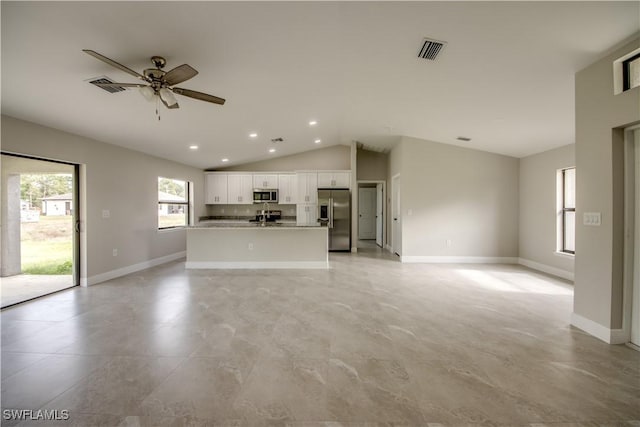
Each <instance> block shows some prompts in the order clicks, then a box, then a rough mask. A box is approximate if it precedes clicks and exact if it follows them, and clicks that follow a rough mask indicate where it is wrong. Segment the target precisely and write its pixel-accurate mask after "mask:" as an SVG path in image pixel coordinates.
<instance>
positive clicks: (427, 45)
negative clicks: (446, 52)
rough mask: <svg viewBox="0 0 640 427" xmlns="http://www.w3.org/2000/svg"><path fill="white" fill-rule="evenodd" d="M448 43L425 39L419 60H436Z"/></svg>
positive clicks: (421, 46) (419, 53)
mask: <svg viewBox="0 0 640 427" xmlns="http://www.w3.org/2000/svg"><path fill="white" fill-rule="evenodd" d="M446 44H447V43H446V42H441V41H438V40H432V39H424V40H422V44H421V45H420V52H418V58H422V59H429V60H431V61H433V60H435V59H436V56H438V54H439V53H440V51H441V50H442V48H443V47H444V45H446Z"/></svg>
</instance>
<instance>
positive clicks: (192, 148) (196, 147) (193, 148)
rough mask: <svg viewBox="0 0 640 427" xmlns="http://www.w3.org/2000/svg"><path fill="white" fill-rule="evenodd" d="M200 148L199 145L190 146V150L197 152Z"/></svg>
mask: <svg viewBox="0 0 640 427" xmlns="http://www.w3.org/2000/svg"><path fill="white" fill-rule="evenodd" d="M197 149H198V146H197V145H190V146H189V150H197Z"/></svg>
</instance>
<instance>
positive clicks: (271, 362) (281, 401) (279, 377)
mask: <svg viewBox="0 0 640 427" xmlns="http://www.w3.org/2000/svg"><path fill="white" fill-rule="evenodd" d="M234 408H235V409H236V410H237V412H238V413H239V414H242V417H243V418H244V419H246V420H248V421H249V422H250V423H256V422H259V421H261V420H267V421H270V422H288V421H294V420H326V419H331V417H330V413H329V411H328V408H327V362H326V361H324V360H317V359H282V358H278V359H266V358H265V359H260V360H259V361H258V362H257V363H256V364H255V365H254V367H253V370H252V371H251V375H250V376H249V378H248V379H247V382H246V383H245V385H244V387H243V388H242V391H241V392H240V394H239V395H238V397H237V398H236V400H235V403H234Z"/></svg>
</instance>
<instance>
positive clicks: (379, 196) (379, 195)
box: [376, 184, 384, 247]
mask: <svg viewBox="0 0 640 427" xmlns="http://www.w3.org/2000/svg"><path fill="white" fill-rule="evenodd" d="M383 209H384V194H383V191H382V184H377V185H376V244H377V245H378V246H380V247H382V243H383V240H384V239H383V238H382V233H383V232H384V228H383V227H384V226H383V224H384V221H383Z"/></svg>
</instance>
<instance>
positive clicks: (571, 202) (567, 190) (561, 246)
mask: <svg viewBox="0 0 640 427" xmlns="http://www.w3.org/2000/svg"><path fill="white" fill-rule="evenodd" d="M558 178H559V179H558V181H559V182H558V189H559V194H558V196H559V197H558V201H559V203H558V205H559V208H560V209H559V212H558V214H559V219H558V226H559V227H558V251H559V252H564V253H567V254H575V252H576V168H567V169H562V170H560V171H559V173H558Z"/></svg>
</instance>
